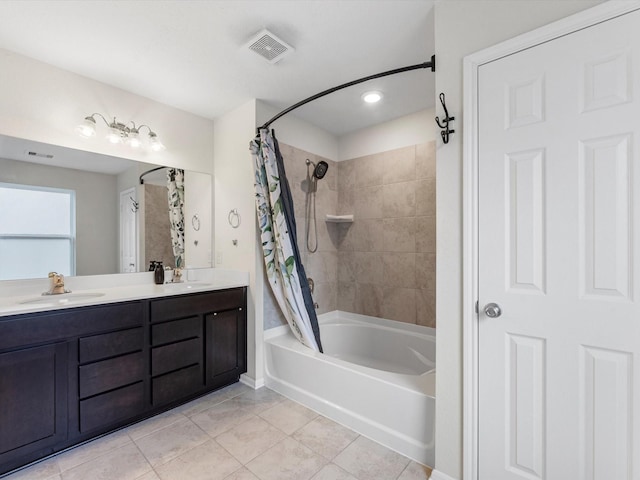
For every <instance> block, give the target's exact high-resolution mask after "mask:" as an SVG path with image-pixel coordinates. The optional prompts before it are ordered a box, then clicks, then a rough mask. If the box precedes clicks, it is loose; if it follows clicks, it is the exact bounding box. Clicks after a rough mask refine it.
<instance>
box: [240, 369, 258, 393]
mask: <svg viewBox="0 0 640 480" xmlns="http://www.w3.org/2000/svg"><path fill="white" fill-rule="evenodd" d="M240 383H244V384H245V385H246V386H248V387H251V388H253V389H254V390H257V389H258V388H260V387H264V378H263V379H260V380H256V379H255V378H252V377H250V376H248V375H247V374H246V373H243V374H242V375H240Z"/></svg>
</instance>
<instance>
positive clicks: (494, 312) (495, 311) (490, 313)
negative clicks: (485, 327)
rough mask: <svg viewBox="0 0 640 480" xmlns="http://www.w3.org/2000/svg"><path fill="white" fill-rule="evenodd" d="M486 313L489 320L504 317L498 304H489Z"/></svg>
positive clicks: (485, 309)
mask: <svg viewBox="0 0 640 480" xmlns="http://www.w3.org/2000/svg"><path fill="white" fill-rule="evenodd" d="M484 313H485V315H486V316H487V317H489V318H498V317H499V316H500V315H502V309H501V308H500V305H498V304H497V303H487V305H486V306H485V307H484Z"/></svg>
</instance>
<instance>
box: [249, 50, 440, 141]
mask: <svg viewBox="0 0 640 480" xmlns="http://www.w3.org/2000/svg"><path fill="white" fill-rule="evenodd" d="M421 68H430V69H431V71H432V72H435V71H436V56H435V55H431V61H429V62H424V63H418V64H416V65H410V66H408V67H402V68H396V69H394V70H388V71H386V72H382V73H376V74H375V75H369V76H368V77H364V78H359V79H358V80H353V81H351V82H347V83H343V84H342V85H338V86H337V87H333V88H329V89H328V90H324V91H322V92H320V93H316V94H315V95H313V96H312V97H309V98H305V99H304V100H302V101H300V102H298V103H296V104H295V105H291V106H290V107H289V108H286V109H284V110H283V111H281V112H280V113H278V114H277V115H276V116H275V117H273V118H271V119H270V120H268V121H267V122H266V123H265V124H264V125H262V126H261V127H258V128H257V129H256V131H257V132H256V133H257V134H259V133H260V130H262V129H263V128H269V125H271V124H272V123H273V122H275V121H276V120H278V119H279V118H280V117H283V116H285V115H286V114H287V113H289V112H290V111H292V110H295V109H296V108H298V107H301V106H303V105H306V104H307V103H309V102H313V101H314V100H317V99H318V98H321V97H324V96H325V95H329V94H330V93H333V92H337V91H338V90H342V89H343V88H347V87H351V86H353V85H357V84H359V83H363V82H366V81H368V80H373V79H375V78H381V77H388V76H389V75H395V74H396V73H403V72H409V71H411V70H418V69H421Z"/></svg>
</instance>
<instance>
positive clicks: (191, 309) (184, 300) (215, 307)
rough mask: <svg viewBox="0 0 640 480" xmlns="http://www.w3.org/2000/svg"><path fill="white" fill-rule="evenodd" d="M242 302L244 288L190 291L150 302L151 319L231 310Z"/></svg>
mask: <svg viewBox="0 0 640 480" xmlns="http://www.w3.org/2000/svg"><path fill="white" fill-rule="evenodd" d="M243 304H244V288H231V289H228V290H217V291H215V292H206V293H192V294H189V295H183V296H181V297H172V298H164V299H161V300H153V301H152V302H151V321H152V322H161V321H163V320H174V319H177V318H185V317H190V316H193V315H198V314H203V313H209V312H215V311H221V310H231V309H232V308H238V307H242V305H243Z"/></svg>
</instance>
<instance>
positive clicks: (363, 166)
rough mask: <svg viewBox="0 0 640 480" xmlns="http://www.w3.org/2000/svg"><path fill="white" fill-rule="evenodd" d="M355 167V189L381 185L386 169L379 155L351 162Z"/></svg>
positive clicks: (383, 160)
mask: <svg viewBox="0 0 640 480" xmlns="http://www.w3.org/2000/svg"><path fill="white" fill-rule="evenodd" d="M351 161H352V162H354V166H355V179H356V188H360V187H371V186H374V185H382V183H383V182H382V177H383V174H384V170H385V168H386V167H387V166H386V164H385V159H384V157H382V156H381V155H368V156H366V157H360V158H356V159H355V160H351Z"/></svg>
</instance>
